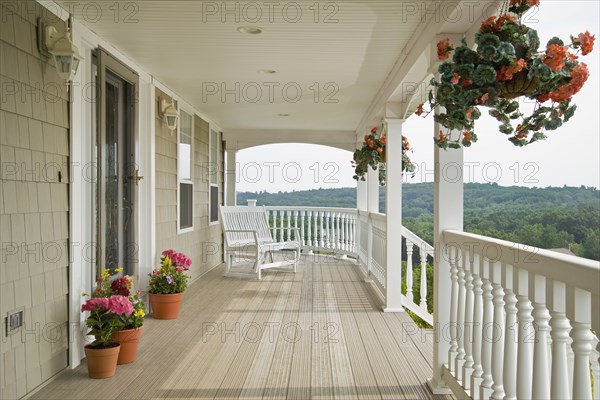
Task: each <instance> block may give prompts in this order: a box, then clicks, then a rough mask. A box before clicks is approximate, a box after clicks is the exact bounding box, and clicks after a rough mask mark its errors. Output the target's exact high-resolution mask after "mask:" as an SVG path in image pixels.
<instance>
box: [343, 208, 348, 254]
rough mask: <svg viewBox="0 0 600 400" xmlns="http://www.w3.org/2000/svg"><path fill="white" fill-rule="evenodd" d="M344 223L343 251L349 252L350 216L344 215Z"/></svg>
mask: <svg viewBox="0 0 600 400" xmlns="http://www.w3.org/2000/svg"><path fill="white" fill-rule="evenodd" d="M342 221H343V222H344V231H343V232H342V238H343V240H342V250H345V251H348V216H347V215H346V214H345V213H344V214H342Z"/></svg>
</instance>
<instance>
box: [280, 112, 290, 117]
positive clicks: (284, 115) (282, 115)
mask: <svg viewBox="0 0 600 400" xmlns="http://www.w3.org/2000/svg"><path fill="white" fill-rule="evenodd" d="M277 115H278V116H280V117H289V116H290V114H284V113H282V114H277Z"/></svg>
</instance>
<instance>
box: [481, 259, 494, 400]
mask: <svg viewBox="0 0 600 400" xmlns="http://www.w3.org/2000/svg"><path fill="white" fill-rule="evenodd" d="M489 269H490V265H489V262H488V261H487V260H486V262H485V264H484V265H483V275H482V277H483V286H482V287H483V324H482V338H481V368H482V369H483V374H482V378H483V380H482V381H481V386H480V387H479V397H480V398H481V399H487V398H489V397H490V395H491V394H492V384H493V383H494V381H493V379H492V339H493V331H492V330H493V327H494V303H493V302H492V300H493V299H494V296H493V295H492V283H491V282H490V271H489Z"/></svg>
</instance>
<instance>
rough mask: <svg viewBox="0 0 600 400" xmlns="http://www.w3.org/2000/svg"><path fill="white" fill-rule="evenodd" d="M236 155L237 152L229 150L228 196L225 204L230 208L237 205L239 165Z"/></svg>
mask: <svg viewBox="0 0 600 400" xmlns="http://www.w3.org/2000/svg"><path fill="white" fill-rule="evenodd" d="M236 154H237V150H234V149H227V172H226V174H227V186H226V191H227V193H226V196H225V204H226V205H228V206H235V205H236V192H235V186H236V179H237V176H236V172H237V165H236V164H237V163H236V157H235V156H236Z"/></svg>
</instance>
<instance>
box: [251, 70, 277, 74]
mask: <svg viewBox="0 0 600 400" xmlns="http://www.w3.org/2000/svg"><path fill="white" fill-rule="evenodd" d="M256 72H258V73H259V74H267V75H270V74H276V73H277V71H275V70H274V69H259V70H258V71H256Z"/></svg>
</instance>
